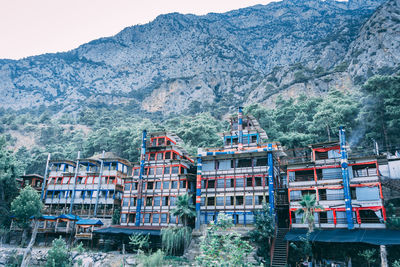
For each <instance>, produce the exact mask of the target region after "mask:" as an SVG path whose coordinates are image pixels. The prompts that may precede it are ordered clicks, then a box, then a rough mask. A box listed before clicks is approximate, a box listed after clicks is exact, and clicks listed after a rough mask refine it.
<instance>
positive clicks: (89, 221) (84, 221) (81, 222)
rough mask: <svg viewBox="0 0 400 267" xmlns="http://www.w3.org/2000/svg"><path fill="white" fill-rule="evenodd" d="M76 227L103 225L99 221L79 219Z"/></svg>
mask: <svg viewBox="0 0 400 267" xmlns="http://www.w3.org/2000/svg"><path fill="white" fill-rule="evenodd" d="M76 224H77V225H103V222H102V221H100V220H94V219H80V220H79V221H77V222H76Z"/></svg>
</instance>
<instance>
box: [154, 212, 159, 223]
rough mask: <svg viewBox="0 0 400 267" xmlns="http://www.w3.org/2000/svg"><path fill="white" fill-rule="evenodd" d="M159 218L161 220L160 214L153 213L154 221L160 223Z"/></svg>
mask: <svg viewBox="0 0 400 267" xmlns="http://www.w3.org/2000/svg"><path fill="white" fill-rule="evenodd" d="M159 220H160V214H159V213H154V214H153V223H158V221H159Z"/></svg>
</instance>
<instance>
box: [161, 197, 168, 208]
mask: <svg viewBox="0 0 400 267" xmlns="http://www.w3.org/2000/svg"><path fill="white" fill-rule="evenodd" d="M168 201H169V197H163V198H162V205H163V206H168Z"/></svg>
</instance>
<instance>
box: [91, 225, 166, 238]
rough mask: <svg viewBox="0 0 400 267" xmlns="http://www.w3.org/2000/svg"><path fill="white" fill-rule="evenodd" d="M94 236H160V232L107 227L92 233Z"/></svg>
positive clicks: (156, 230) (157, 230)
mask: <svg viewBox="0 0 400 267" xmlns="http://www.w3.org/2000/svg"><path fill="white" fill-rule="evenodd" d="M93 233H96V234H124V235H132V234H143V235H147V234H150V235H154V236H159V235H161V231H160V230H159V229H143V228H123V227H107V228H101V229H98V230H95V231H93Z"/></svg>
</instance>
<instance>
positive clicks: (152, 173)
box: [148, 168, 154, 176]
mask: <svg viewBox="0 0 400 267" xmlns="http://www.w3.org/2000/svg"><path fill="white" fill-rule="evenodd" d="M148 175H149V176H150V175H151V176H153V175H154V168H149V174H148Z"/></svg>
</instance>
